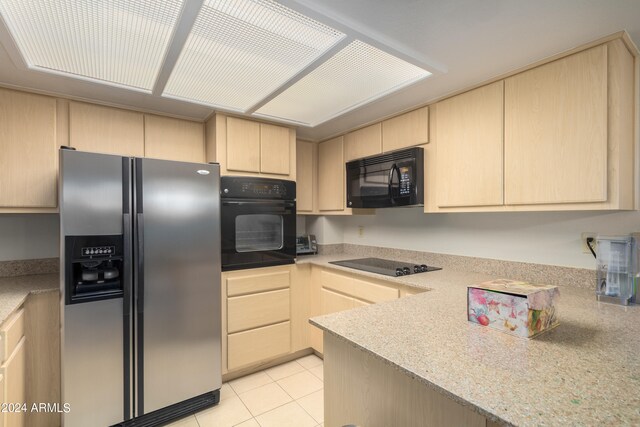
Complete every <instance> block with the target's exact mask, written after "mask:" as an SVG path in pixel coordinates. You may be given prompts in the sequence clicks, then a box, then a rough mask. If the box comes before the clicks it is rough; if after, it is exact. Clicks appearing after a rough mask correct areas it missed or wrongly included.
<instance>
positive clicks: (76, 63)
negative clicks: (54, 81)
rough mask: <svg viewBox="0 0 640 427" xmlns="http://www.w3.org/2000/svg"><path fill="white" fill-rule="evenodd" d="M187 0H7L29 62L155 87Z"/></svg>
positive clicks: (10, 21) (3, 7) (5, 7)
mask: <svg viewBox="0 0 640 427" xmlns="http://www.w3.org/2000/svg"><path fill="white" fill-rule="evenodd" d="M181 9H182V1H181V0H163V1H156V0H136V1H131V0H55V1H52V0H2V1H0V13H1V14H2V18H3V19H4V21H5V23H6V24H7V27H8V28H9V31H10V32H11V35H12V37H13V39H14V41H15V42H16V44H17V47H18V49H19V50H20V52H21V54H22V56H23V58H24V59H25V61H26V62H27V65H28V66H29V67H31V68H36V69H38V68H39V69H43V70H45V71H53V72H59V73H66V74H72V75H74V76H75V77H81V78H88V79H93V80H100V81H102V82H109V83H115V84H117V85H124V86H129V87H132V88H136V89H140V90H146V91H150V90H151V89H152V87H153V84H154V82H155V79H156V76H157V74H158V72H159V70H160V67H161V65H162V61H163V59H164V55H165V51H166V49H167V46H168V44H169V42H170V40H171V35H172V32H173V28H174V26H175V24H176V21H177V19H178V17H179V15H180V11H181Z"/></svg>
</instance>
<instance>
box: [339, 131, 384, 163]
mask: <svg viewBox="0 0 640 427" xmlns="http://www.w3.org/2000/svg"><path fill="white" fill-rule="evenodd" d="M380 153H382V124H381V123H376V124H375V125H371V126H367V127H365V128H362V129H358V130H356V131H353V132H349V133H348V134H346V135H345V136H344V161H345V162H350V161H351V160H354V159H359V158H361V157H367V156H372V155H374V154H380Z"/></svg>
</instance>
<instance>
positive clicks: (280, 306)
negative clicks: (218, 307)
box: [222, 266, 295, 374]
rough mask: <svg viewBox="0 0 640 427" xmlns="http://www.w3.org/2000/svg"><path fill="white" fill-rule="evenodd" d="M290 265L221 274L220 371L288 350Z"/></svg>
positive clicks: (261, 362)
mask: <svg viewBox="0 0 640 427" xmlns="http://www.w3.org/2000/svg"><path fill="white" fill-rule="evenodd" d="M292 268H295V267H290V266H286V267H266V268H259V269H251V270H240V271H230V272H224V273H222V306H223V308H222V373H223V374H226V373H228V372H232V371H235V370H239V369H245V368H249V367H252V366H259V365H261V364H264V363H267V362H268V361H270V360H273V359H274V358H276V357H278V356H283V355H286V354H289V353H290V352H291V349H292V346H291V276H292V271H291V270H292Z"/></svg>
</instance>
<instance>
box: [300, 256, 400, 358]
mask: <svg viewBox="0 0 640 427" xmlns="http://www.w3.org/2000/svg"><path fill="white" fill-rule="evenodd" d="M311 280H312V283H311V288H312V291H311V292H312V296H313V298H312V301H313V302H314V303H315V306H314V307H312V308H311V309H310V311H309V313H310V317H313V316H318V315H322V314H330V313H336V312H339V311H343V310H349V309H352V308H357V307H363V306H366V305H369V304H375V303H378V302H383V301H390V300H394V299H397V298H399V295H400V293H399V286H396V285H394V284H392V283H389V282H384V281H381V280H376V279H371V278H364V277H362V276H357V275H352V274H347V273H342V272H338V271H336V270H332V269H327V268H322V267H317V266H314V267H313V269H312V273H311ZM309 343H310V345H311V347H312V348H313V349H314V350H316V351H317V352H319V353H322V352H323V344H322V331H321V330H320V329H318V328H316V327H315V326H312V325H310V326H309Z"/></svg>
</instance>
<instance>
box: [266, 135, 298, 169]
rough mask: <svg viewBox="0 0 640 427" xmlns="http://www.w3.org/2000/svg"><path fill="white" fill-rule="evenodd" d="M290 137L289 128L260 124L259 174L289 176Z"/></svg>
mask: <svg viewBox="0 0 640 427" xmlns="http://www.w3.org/2000/svg"><path fill="white" fill-rule="evenodd" d="M290 136H291V131H290V129H289V128H286V127H283V126H276V125H270V124H267V123H260V173H268V174H276V175H285V176H289V175H290V174H291V169H293V168H292V167H291V153H290V151H291V140H290V139H289V138H290ZM294 158H295V157H294Z"/></svg>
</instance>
